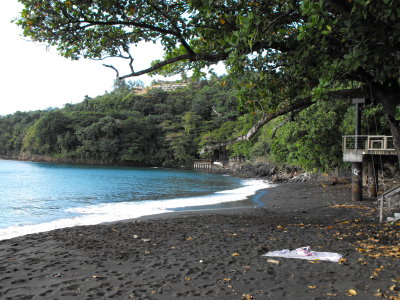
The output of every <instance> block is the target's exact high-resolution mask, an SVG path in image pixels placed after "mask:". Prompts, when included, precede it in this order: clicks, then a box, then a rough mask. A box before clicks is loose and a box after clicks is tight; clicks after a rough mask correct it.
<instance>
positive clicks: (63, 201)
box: [0, 160, 270, 240]
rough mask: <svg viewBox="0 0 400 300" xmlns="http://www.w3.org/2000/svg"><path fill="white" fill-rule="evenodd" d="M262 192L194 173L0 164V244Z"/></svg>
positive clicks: (252, 183) (252, 185) (255, 185)
mask: <svg viewBox="0 0 400 300" xmlns="http://www.w3.org/2000/svg"><path fill="white" fill-rule="evenodd" d="M267 187H270V185H269V184H268V183H266V182H264V181H259V180H243V179H239V178H235V177H231V176H221V175H212V174H205V173H200V172H195V171H183V170H171V169H157V168H126V167H99V166H79V165H63V164H47V163H34V162H20V161H9V160H0V240H2V239H8V238H12V237H16V236H21V235H25V234H30V233H38V232H44V231H48V230H52V229H58V228H64V227H71V226H78V225H93V224H99V223H104V222H113V221H119V220H125V219H131V218H137V217H141V216H146V215H153V214H159V213H164V212H169V211H174V210H185V209H188V210H189V209H190V210H191V209H196V208H204V207H207V206H210V205H211V206H212V205H215V204H220V203H227V202H234V201H239V200H245V199H248V198H249V197H250V196H252V195H254V194H255V193H256V192H257V191H258V190H260V189H264V188H267Z"/></svg>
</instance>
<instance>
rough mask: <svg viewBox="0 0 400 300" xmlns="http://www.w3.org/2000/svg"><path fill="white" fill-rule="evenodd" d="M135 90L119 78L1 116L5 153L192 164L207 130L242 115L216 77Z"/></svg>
mask: <svg viewBox="0 0 400 300" xmlns="http://www.w3.org/2000/svg"><path fill="white" fill-rule="evenodd" d="M132 87H133V85H132V84H130V83H125V82H123V81H117V82H116V84H115V85H114V90H113V91H111V92H109V93H105V94H104V95H101V96H98V97H96V98H93V99H92V98H90V97H87V96H86V97H85V98H84V99H83V101H82V102H81V103H78V104H75V105H66V106H65V107H64V108H63V109H55V110H48V111H41V112H29V113H20V112H17V113H15V114H14V115H9V116H4V117H0V129H1V131H0V141H1V142H2V143H1V145H0V156H7V157H17V156H18V155H19V154H20V153H23V152H25V153H29V154H37V155H47V156H52V157H54V158H57V159H59V160H63V159H66V160H68V161H70V160H75V161H78V162H90V163H99V164H101V163H121V164H129V165H141V166H153V165H154V166H181V165H184V166H187V165H188V164H189V163H190V162H191V161H192V160H193V159H194V158H197V157H198V154H197V152H196V150H197V149H198V141H199V137H200V135H201V134H203V133H205V132H207V131H209V130H214V129H216V128H218V126H219V125H220V124H222V123H223V122H225V121H226V120H228V119H232V120H235V119H236V118H237V116H238V115H239V114H238V112H237V109H236V106H237V100H236V98H235V97H234V96H233V95H232V91H231V90H227V89H226V87H223V86H222V85H221V81H220V80H218V79H216V78H214V81H213V82H207V81H203V82H201V84H197V83H196V84H193V86H191V87H190V88H187V89H179V90H175V91H171V92H164V91H162V90H156V89H154V90H150V92H149V93H147V94H146V95H143V96H139V95H135V94H134V93H133V92H132ZM216 112H217V113H216ZM231 122H232V123H234V121H231Z"/></svg>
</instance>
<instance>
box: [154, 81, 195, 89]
mask: <svg viewBox="0 0 400 300" xmlns="http://www.w3.org/2000/svg"><path fill="white" fill-rule="evenodd" d="M188 85H189V83H188V82H187V81H162V80H160V81H158V82H157V83H156V84H153V85H152V86H151V87H150V88H152V89H161V90H163V91H175V90H176V89H181V88H185V87H187V86H188Z"/></svg>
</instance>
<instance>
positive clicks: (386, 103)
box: [373, 86, 400, 164]
mask: <svg viewBox="0 0 400 300" xmlns="http://www.w3.org/2000/svg"><path fill="white" fill-rule="evenodd" d="M373 88H374V96H375V98H376V99H377V100H378V101H379V102H380V103H382V105H383V108H384V110H385V112H386V115H387V117H388V120H389V126H390V131H391V133H392V136H393V143H394V148H395V149H396V152H397V159H398V161H399V164H400V120H396V108H397V106H399V105H400V88H399V87H398V86H396V87H395V88H393V87H392V88H388V87H381V86H378V87H377V86H374V87H373Z"/></svg>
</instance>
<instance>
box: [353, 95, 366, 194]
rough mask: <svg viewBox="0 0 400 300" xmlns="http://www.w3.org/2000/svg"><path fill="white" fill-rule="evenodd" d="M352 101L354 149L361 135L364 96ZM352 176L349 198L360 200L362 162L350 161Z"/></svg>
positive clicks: (358, 146)
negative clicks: (353, 109)
mask: <svg viewBox="0 0 400 300" xmlns="http://www.w3.org/2000/svg"><path fill="white" fill-rule="evenodd" d="M353 103H354V104H355V105H356V119H355V149H360V148H362V145H361V147H360V141H359V140H358V136H360V135H361V110H362V108H363V107H362V105H363V104H364V103H365V99H364V98H356V99H353ZM351 168H352V176H351V199H352V200H353V201H362V200H363V197H362V174H363V171H362V162H352V163H351Z"/></svg>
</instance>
